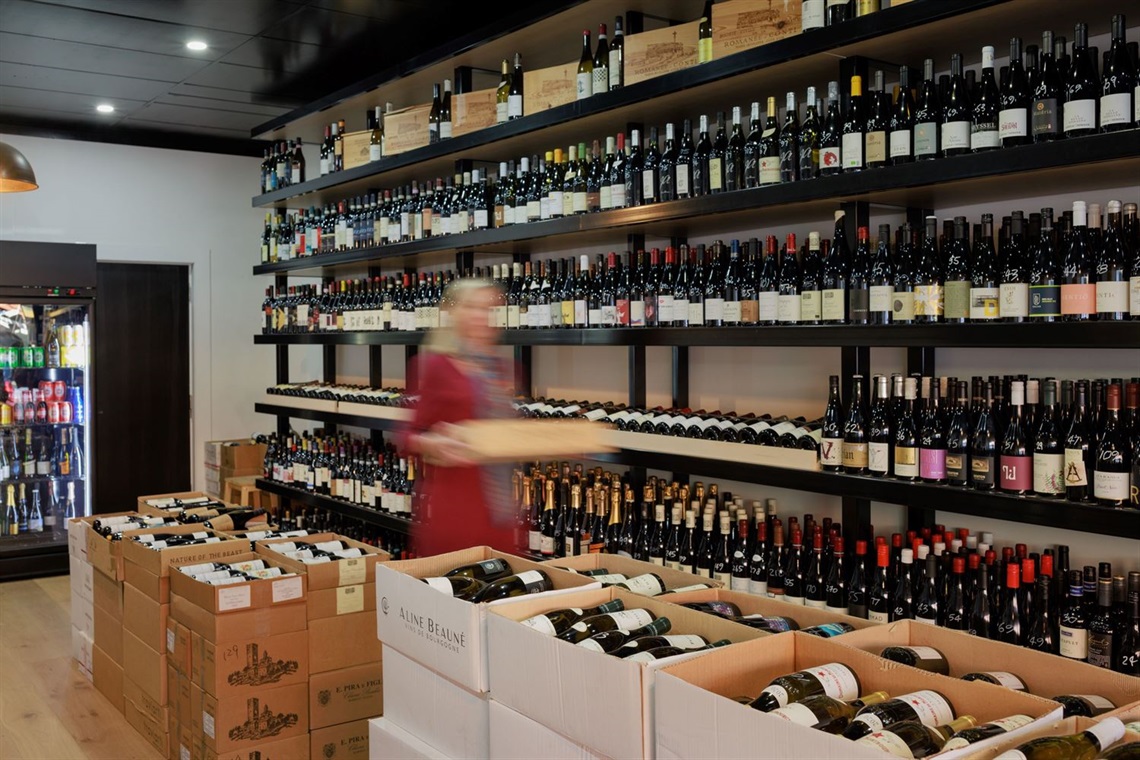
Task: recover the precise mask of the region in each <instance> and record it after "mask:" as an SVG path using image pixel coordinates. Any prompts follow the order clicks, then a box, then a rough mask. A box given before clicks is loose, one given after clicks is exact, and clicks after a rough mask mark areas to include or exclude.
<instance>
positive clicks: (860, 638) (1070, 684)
mask: <svg viewBox="0 0 1140 760" xmlns="http://www.w3.org/2000/svg"><path fill="white" fill-rule="evenodd" d="M836 641H837V642H838V643H840V644H843V645H844V646H849V647H856V648H858V649H862V650H864V651H866V652H870V653H872V654H876V655H877V654H879V653H880V652H882V651H883V649H884V648H886V647H888V646H916V647H933V648H934V649H937V650H938V651H939V652H941V653H942V654H943V655H945V656H946V659H947V661H948V662H949V663H950V675H951V677H953V678H959V677H961V676H963V675H965V674H966V673H974V672H978V671H1004V672H1009V673H1013V674H1014V675H1016V676H1017V677H1018V678H1020V679H1021V680H1022V681H1024V682H1025V685H1026V686H1027V687H1028V688H1029V693H1031V694H1036V695H1037V696H1039V697H1045V698H1051V697H1055V696H1058V695H1060V694H1074V693H1076V694H1096V695H1098V696H1101V697H1104V698H1105V699H1108V700H1110V701H1111V702H1112V704H1113V705H1114V706H1115V707H1121V706H1123V705H1126V704H1129V703H1130V702H1135V701H1136V700H1138V699H1140V678H1133V677H1130V676H1124V675H1121V674H1119V673H1114V672H1112V671H1110V670H1107V669H1105V668H1098V667H1096V666H1094V665H1089V664H1087V663H1083V662H1077V661H1076V660H1070V659H1068V658H1065V657H1058V656H1057V655H1053V654H1046V653H1045V652H1035V651H1033V650H1031V649H1026V648H1025V647H1019V646H1014V645H1013V644H1003V643H1002V642H1000V641H992V640H990V639H981V638H978V637H977V636H971V635H970V634H968V633H964V632H962V631H952V630H949V629H946V628H939V627H936V626H932V625H924V624H922V623H916V622H914V621H913V620H905V621H899V622H897V623H890V624H887V625H877V626H873V627H870V628H865V629H863V630H861V631H855V632H853V633H849V634H847V635H846V636H842V637H840V638H838V639H836Z"/></svg>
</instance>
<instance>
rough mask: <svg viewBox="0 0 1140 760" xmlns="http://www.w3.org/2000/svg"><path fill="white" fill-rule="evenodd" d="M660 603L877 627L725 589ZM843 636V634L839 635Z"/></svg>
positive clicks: (803, 622)
mask: <svg viewBox="0 0 1140 760" xmlns="http://www.w3.org/2000/svg"><path fill="white" fill-rule="evenodd" d="M659 598H660V599H661V600H662V601H664V602H670V603H672V604H689V603H692V602H732V603H733V604H735V605H736V606H737V607H739V608H740V611H741V613H743V614H745V615H764V616H765V617H772V616H776V615H779V616H780V617H789V618H791V619H792V620H795V621H796V623H798V624H799V627H800V628H808V627H810V626H813V625H824V624H826V623H846V624H847V625H849V626H851V627H852V628H854V629H855V630H860V629H862V628H871V627H874V626H877V625H879V624H878V623H872V622H871V621H870V620H865V619H863V618H857V617H852V616H851V615H838V614H836V613H834V612H828V611H827V610H821V609H818V608H816V607H808V606H807V605H803V604H788V603H787V602H781V601H780V600H779V599H772V598H771V597H767V596H757V595H756V594H747V593H745V592H743V591H729V590H728V589H705V590H703V591H686V592H684V593H682V594H665V595H664V596H661V597H659ZM842 635H847V634H842Z"/></svg>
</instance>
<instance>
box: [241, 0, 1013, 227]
mask: <svg viewBox="0 0 1140 760" xmlns="http://www.w3.org/2000/svg"><path fill="white" fill-rule="evenodd" d="M1010 1H1011V0H956V2H945V0H940V1H938V2H934V1H931V2H916V3H907V4H905V5H902V6H900V7H898V8H888V9H885V10H882V11H879V12H877V13H873V14H871V15H869V16H866V17H863V18H856V19H853V20H851V21H848V22H846V23H844V24H841V25H838V26H832V27H824V28H822V29H814V30H812V31H810V32H806V33H797V34H793V35H791V36H790V37H785V38H784V39H781V40H776V41H775V42H771V43H769V44H767V45H762V46H760V47H756V48H752V49H751V50H743V51H741V52H739V53H736V54H734V55H730V56H727V57H725V58H721V59H719V60H715V61H710V62H709V63H704V64H701V65H699V66H694V67H690V68H687V69H683V70H681V71H676V72H673V73H671V74H665V75H662V76H659V77H654V78H653V79H648V80H645V81H644V82H638V83H636V84H632V85H628V86H626V87H623V88H621V89H620V90H611V91H610V92H606V93H600V94H598V95H595V96H593V97H590V98H588V99H586V100H579V101H574V102H573V103H567V104H565V105H562V106H557V107H555V108H550V109H547V110H545V111H541V112H539V113H536V114H531V115H530V116H524V117H523V118H521V119H515V120H514V121H509V122H507V123H506V124H497V125H495V126H493V127H487V128H486V129H481V130H478V131H476V132H472V133H470V134H466V135H462V136H460V137H454V138H452V139H450V140H446V141H444V142H440V143H436V144H435V145H428V146H426V147H423V148H418V149H416V150H411V151H408V152H407V153H400V154H398V155H396V156H392V157H390V158H388V159H382V160H380V161H377V162H375V163H369V164H365V165H363V166H358V167H355V168H353V169H346V170H344V171H340V172H336V173H334V174H326V175H325V176H323V177H317V178H314V179H311V180H308V181H306V182H301V183H299V184H296V185H291V186H289V187H286V188H282V189H280V190H274V191H272V192H268V193H263V194H261V195H257V196H254V198H253V206H254V207H263V206H273V205H274V204H281V203H283V202H284V201H287V200H289V199H291V198H297V197H300V196H304V195H308V194H309V193H314V192H318V191H321V190H327V189H330V188H334V187H336V186H338V185H342V184H346V183H348V182H353V181H356V180H360V179H365V178H367V177H374V176H379V175H382V174H384V173H386V172H388V171H391V170H392V169H400V168H403V167H406V166H411V165H413V164H417V163H420V162H423V161H430V160H432V159H436V158H443V157H446V156H449V155H453V154H459V153H461V152H463V151H465V150H470V149H472V148H478V147H482V146H484V145H489V144H491V143H494V142H498V141H500V140H506V139H509V138H511V137H516V136H518V135H522V134H527V133H529V132H534V131H537V130H540V129H544V128H546V127H550V126H554V125H557V124H563V123H566V122H570V121H574V120H575V119H579V118H582V117H584V116H591V115H593V114H599V113H604V112H606V111H611V110H614V109H616V108H622V107H625V106H631V105H637V104H638V103H642V102H644V101H647V100H651V99H653V98H656V97H659V96H662V95H668V94H672V93H675V92H678V91H680V90H687V89H691V88H694V87H699V86H701V85H705V84H710V83H712V82H716V81H719V80H722V79H729V78H731V77H734V76H738V75H740V74H746V73H748V72H751V71H755V70H757V69H761V68H765V67H768V66H774V65H776V64H780V63H787V62H789V61H795V60H802V59H804V58H808V57H811V56H814V55H823V54H827V53H829V52H830V51H832V50H835V49H837V48H843V47H847V46H850V45H853V44H855V43H860V42H864V41H866V40H868V39H874V38H879V37H883V36H885V35H888V34H893V33H895V32H901V31H906V30H908V29H912V28H916V27H922V26H925V25H927V24H933V23H935V22H938V21H942V20H943V19H947V18H952V17H955V16H960V15H962V14H963V13H969V12H971V11H975V10H979V9H982V8H988V7H992V6H996V5H1001V4H1003V3H1006V2H1010ZM866 52H867V54H871V55H872V57H873V51H866ZM848 54H849V55H853V54H855V53H848ZM366 81H368V80H366ZM379 84H380V83H375V82H373V83H371V88H374V87H376V86H379ZM371 88H369V89H371ZM342 93H343V91H342ZM344 97H346V95H344V94H340V97H339V99H343V98H344ZM330 105H331V104H330ZM324 107H325V108H327V107H330V106H329V105H326V106H324ZM287 116H288V115H286V117H287ZM272 123H273V122H268V123H267V124H265V125H261V126H258V127H255V128H254V132H253V134H255V135H256V134H262V133H263V132H264V131H265V130H264V127H266V126H268V125H269V124H272ZM282 126H285V124H277V125H275V126H273V127H272V128H273V129H276V128H279V127H282ZM456 157H458V155H456Z"/></svg>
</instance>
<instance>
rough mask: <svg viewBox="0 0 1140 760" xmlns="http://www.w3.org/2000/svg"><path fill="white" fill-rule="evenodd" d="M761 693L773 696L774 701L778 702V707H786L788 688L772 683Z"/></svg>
mask: <svg viewBox="0 0 1140 760" xmlns="http://www.w3.org/2000/svg"><path fill="white" fill-rule="evenodd" d="M761 693H762V694H771V695H772V696H773V697H774V698H775V700H776V702H778V703H779V705H780V707H786V706H787V705H788V690H787V689H785V688H784V687H783V686H780V685H779V684H772V685H771V686H768V687H767V688H765V689H764V691H763V692H761Z"/></svg>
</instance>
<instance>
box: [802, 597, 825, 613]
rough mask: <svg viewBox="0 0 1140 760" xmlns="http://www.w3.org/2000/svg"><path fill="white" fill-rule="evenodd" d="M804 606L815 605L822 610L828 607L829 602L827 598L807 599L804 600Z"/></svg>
mask: <svg viewBox="0 0 1140 760" xmlns="http://www.w3.org/2000/svg"><path fill="white" fill-rule="evenodd" d="M804 606H805V607H814V608H815V609H817V610H822V609H825V608H826V607H827V602H826V600H823V599H805V600H804Z"/></svg>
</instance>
